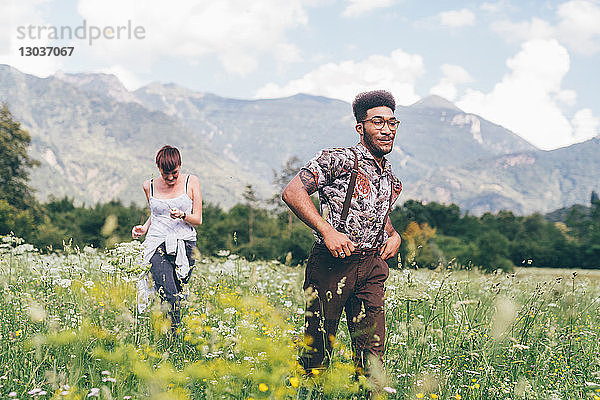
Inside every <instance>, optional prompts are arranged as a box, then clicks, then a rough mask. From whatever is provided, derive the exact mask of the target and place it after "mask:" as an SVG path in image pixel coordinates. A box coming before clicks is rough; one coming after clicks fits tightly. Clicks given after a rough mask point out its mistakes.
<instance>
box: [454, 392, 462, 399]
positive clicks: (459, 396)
mask: <svg viewBox="0 0 600 400" xmlns="http://www.w3.org/2000/svg"><path fill="white" fill-rule="evenodd" d="M454 398H455V399H456V400H460V399H462V396H461V395H460V394H458V393H456V394H455V395H454Z"/></svg>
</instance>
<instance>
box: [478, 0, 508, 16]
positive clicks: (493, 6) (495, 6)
mask: <svg viewBox="0 0 600 400" xmlns="http://www.w3.org/2000/svg"><path fill="white" fill-rule="evenodd" d="M479 8H480V9H481V10H482V11H485V12H487V13H490V14H499V13H502V12H506V11H510V10H512V9H513V6H512V5H511V4H510V2H509V1H508V0H500V1H496V2H484V3H483V4H482V5H481V6H480V7H479Z"/></svg>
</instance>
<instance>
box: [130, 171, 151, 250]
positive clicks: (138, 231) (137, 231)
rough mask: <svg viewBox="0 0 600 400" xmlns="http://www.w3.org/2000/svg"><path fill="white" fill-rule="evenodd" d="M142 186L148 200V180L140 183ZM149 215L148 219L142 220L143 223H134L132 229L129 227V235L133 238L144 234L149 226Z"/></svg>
mask: <svg viewBox="0 0 600 400" xmlns="http://www.w3.org/2000/svg"><path fill="white" fill-rule="evenodd" d="M142 188H143V189H144V194H145V195H146V201H148V202H149V201H150V181H145V182H144V184H143V185H142ZM150 224H151V221H150V217H148V219H146V222H144V225H136V226H134V227H133V229H131V237H133V238H134V239H138V238H140V237H141V236H143V235H145V234H146V233H147V232H148V229H149V228H150Z"/></svg>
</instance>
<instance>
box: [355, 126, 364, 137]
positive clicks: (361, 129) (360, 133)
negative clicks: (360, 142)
mask: <svg viewBox="0 0 600 400" xmlns="http://www.w3.org/2000/svg"><path fill="white" fill-rule="evenodd" d="M354 129H356V132H358V134H359V135H362V134H363V124H361V123H358V124H356V125H355V126H354Z"/></svg>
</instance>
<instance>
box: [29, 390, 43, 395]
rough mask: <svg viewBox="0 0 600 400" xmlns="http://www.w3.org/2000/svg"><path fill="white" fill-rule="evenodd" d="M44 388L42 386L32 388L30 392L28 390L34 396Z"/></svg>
mask: <svg viewBox="0 0 600 400" xmlns="http://www.w3.org/2000/svg"><path fill="white" fill-rule="evenodd" d="M41 391H42V389H40V388H35V389H31V390H30V391H29V392H27V394H30V395H32V396H35V395H36V394H38V393H39V392H41Z"/></svg>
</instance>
